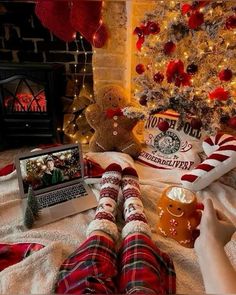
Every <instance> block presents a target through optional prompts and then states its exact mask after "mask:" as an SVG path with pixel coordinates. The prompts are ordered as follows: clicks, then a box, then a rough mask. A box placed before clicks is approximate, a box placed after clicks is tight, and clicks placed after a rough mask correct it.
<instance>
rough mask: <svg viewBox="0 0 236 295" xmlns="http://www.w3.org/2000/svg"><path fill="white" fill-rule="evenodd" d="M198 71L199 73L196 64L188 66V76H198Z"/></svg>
mask: <svg viewBox="0 0 236 295" xmlns="http://www.w3.org/2000/svg"><path fill="white" fill-rule="evenodd" d="M197 71H198V66H197V65H195V64H194V63H192V64H190V65H188V66H187V73H188V74H190V75H194V74H196V72H197Z"/></svg>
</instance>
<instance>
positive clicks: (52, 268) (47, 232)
mask: <svg viewBox="0 0 236 295" xmlns="http://www.w3.org/2000/svg"><path fill="white" fill-rule="evenodd" d="M88 156H89V157H90V158H91V159H92V160H94V161H96V162H98V163H99V164H101V165H102V166H103V168H105V167H106V166H107V165H108V164H110V163H112V162H116V163H118V164H120V165H121V166H122V167H123V168H124V167H126V166H133V167H135V168H136V169H137V171H138V174H139V177H140V183H141V191H142V198H143V203H144V206H145V210H146V214H147V217H148V220H149V223H150V225H151V228H152V232H153V240H154V241H155V242H156V244H157V245H158V246H159V247H160V249H161V250H163V251H166V252H167V253H168V254H169V255H170V256H171V257H172V259H173V261H174V265H175V269H176V274H177V293H182V294H186V293H188V294H193V293H204V287H203V282H202V278H201V274H200V269H199V265H198V262H197V257H196V255H195V252H194V250H193V249H187V248H184V247H182V246H180V245H179V244H178V243H176V242H175V241H173V240H169V239H165V238H162V237H160V236H157V234H156V230H155V227H156V221H157V213H156V203H157V200H158V198H159V196H160V193H161V191H162V190H163V188H164V187H165V186H166V185H168V184H171V183H176V184H177V183H179V180H180V177H181V172H176V171H164V170H158V169H153V168H150V167H145V166H141V165H140V164H138V163H136V162H134V161H133V160H132V159H131V158H130V157H129V156H128V155H125V154H121V153H115V152H106V153H100V154H98V153H88ZM90 182H91V179H90ZM95 182H96V181H95ZM92 187H93V190H94V192H95V193H96V195H97V196H98V193H99V184H98V183H97V184H93V185H92ZM206 197H209V198H211V199H212V200H213V202H214V205H215V207H216V208H217V209H219V210H221V211H223V212H224V213H225V214H226V215H227V216H228V217H229V218H230V219H231V220H232V221H233V222H234V223H235V224H236V191H235V189H233V188H232V187H230V186H227V185H225V184H223V183H222V182H220V181H217V182H215V183H213V184H212V185H210V186H209V187H208V188H207V189H205V190H203V191H201V192H200V193H198V198H199V200H202V199H204V198H206ZM20 203H21V200H20V199H19V193H18V183H17V178H16V175H15V173H12V174H11V175H10V176H9V177H6V178H2V179H0V243H20V242H36V243H41V244H43V245H45V248H43V249H41V250H40V251H38V252H35V253H34V254H32V255H31V256H29V257H27V258H26V259H25V260H23V261H22V262H20V263H18V264H15V265H13V266H10V267H8V268H6V269H5V270H3V271H2V272H0V293H1V294H3V293H4V294H46V293H48V294H49V293H51V292H52V290H53V286H54V284H55V281H56V278H57V274H58V269H59V268H60V265H61V263H62V262H63V260H64V259H65V258H66V257H67V256H68V255H69V254H70V253H71V252H73V251H74V250H75V249H76V248H77V247H78V246H79V245H80V244H81V242H82V241H84V239H85V231H86V228H87V225H88V223H89V221H90V220H91V219H92V218H93V216H94V209H92V210H89V211H87V212H83V213H80V214H77V215H75V216H72V217H68V218H64V219H62V220H60V221H57V222H54V223H51V224H48V225H45V226H42V227H41V228H37V229H31V230H27V231H26V230H24V228H23V227H22V220H23V215H22V210H21V206H20ZM121 225H122V222H121V221H120V226H121ZM226 251H227V254H228V256H229V258H230V260H231V262H232V264H233V265H234V267H235V268H236V237H235V235H234V237H233V238H232V240H231V241H230V242H229V243H228V244H227V245H226Z"/></svg>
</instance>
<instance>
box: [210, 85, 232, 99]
mask: <svg viewBox="0 0 236 295" xmlns="http://www.w3.org/2000/svg"><path fill="white" fill-rule="evenodd" d="M209 98H210V99H216V100H220V101H225V100H227V99H228V98H229V91H226V90H224V88H223V87H218V88H216V89H215V90H213V91H211V92H210V93H209Z"/></svg>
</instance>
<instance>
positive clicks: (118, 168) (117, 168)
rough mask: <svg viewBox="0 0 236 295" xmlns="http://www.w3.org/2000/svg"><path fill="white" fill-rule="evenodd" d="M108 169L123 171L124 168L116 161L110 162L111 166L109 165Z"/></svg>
mask: <svg viewBox="0 0 236 295" xmlns="http://www.w3.org/2000/svg"><path fill="white" fill-rule="evenodd" d="M107 171H117V172H120V173H121V171H122V168H121V166H120V165H118V164H116V163H112V164H110V165H109V166H107V168H106V170H105V172H107Z"/></svg>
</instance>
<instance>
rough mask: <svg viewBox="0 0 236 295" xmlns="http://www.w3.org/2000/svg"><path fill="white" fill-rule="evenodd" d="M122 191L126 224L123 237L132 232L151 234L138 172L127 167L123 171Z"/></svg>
mask: <svg viewBox="0 0 236 295" xmlns="http://www.w3.org/2000/svg"><path fill="white" fill-rule="evenodd" d="M122 176H123V177H122V183H121V188H122V193H123V198H124V200H123V201H124V218H125V223H126V224H125V226H124V228H123V230H122V237H123V238H125V237H126V236H127V235H129V234H132V233H145V234H146V235H148V236H151V230H150V227H149V225H148V224H147V218H146V216H145V214H144V207H143V202H142V200H141V193H140V187H139V180H138V174H137V172H136V171H135V170H134V169H133V168H131V167H127V168H125V169H124V170H123V172H122Z"/></svg>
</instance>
